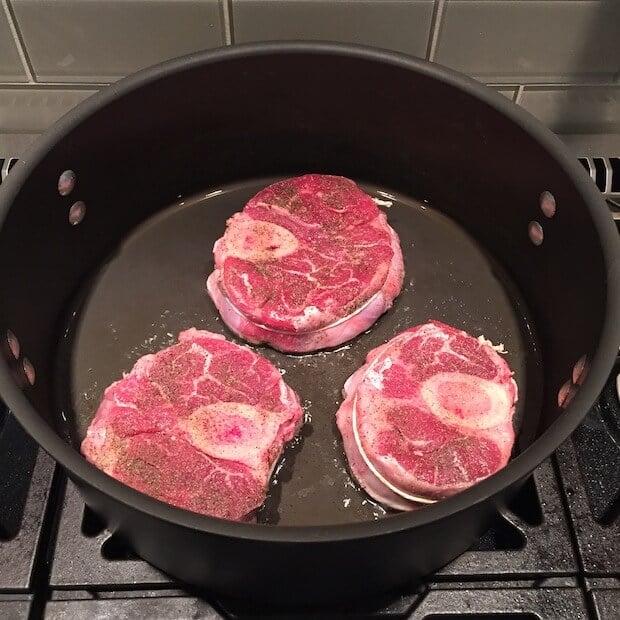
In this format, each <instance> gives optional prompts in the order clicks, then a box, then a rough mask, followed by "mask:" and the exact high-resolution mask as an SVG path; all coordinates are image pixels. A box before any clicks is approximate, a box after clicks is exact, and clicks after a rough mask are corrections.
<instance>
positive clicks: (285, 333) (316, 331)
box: [217, 278, 383, 336]
mask: <svg viewBox="0 0 620 620" xmlns="http://www.w3.org/2000/svg"><path fill="white" fill-rule="evenodd" d="M217 286H219V288H220V291H221V292H222V295H224V297H225V298H226V299H227V300H228V303H229V304H230V307H231V308H232V309H233V310H234V311H235V312H236V313H237V314H238V315H239V316H242V317H243V318H244V319H246V320H247V321H250V323H252V324H253V325H257V326H258V327H260V328H261V329H264V330H265V331H268V332H272V333H274V334H282V335H283V336H299V335H301V334H319V333H320V332H324V331H326V330H328V329H332V327H337V326H338V325H340V324H341V323H345V322H346V321H349V320H350V319H352V318H353V317H354V316H357V315H358V314H359V313H360V312H362V311H363V310H365V309H366V308H367V307H368V306H369V305H370V304H372V302H373V301H374V300H375V299H377V297H379V295H383V289H379V290H378V291H377V292H376V293H375V294H374V295H373V296H372V297H370V298H369V299H368V300H367V301H365V302H364V303H363V304H362V305H361V306H360V307H359V308H358V309H357V310H356V311H355V312H352V313H351V314H347V316H343V317H342V318H340V319H338V320H337V321H334V322H333V323H330V324H329V325H325V326H324V327H319V328H318V329H310V330H308V331H303V332H289V331H285V330H283V329H275V328H274V327H269V326H268V325H264V324H263V323H259V322H258V321H255V320H254V319H252V318H250V317H249V316H248V315H247V314H245V312H243V311H242V310H240V309H239V308H237V306H235V304H234V303H233V302H232V300H231V299H230V297H229V295H228V293H227V292H226V289H225V288H224V285H223V284H222V281H221V278H219V281H218V283H217ZM314 307H315V306H306V309H307V308H314ZM304 311H305V310H304Z"/></svg>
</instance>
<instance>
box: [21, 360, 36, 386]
mask: <svg viewBox="0 0 620 620" xmlns="http://www.w3.org/2000/svg"><path fill="white" fill-rule="evenodd" d="M22 367H23V369H24V375H26V379H27V380H28V383H30V385H34V380H35V377H36V375H35V372H34V366H33V365H32V362H31V361H30V360H29V359H28V358H27V357H25V358H24V360H23V362H22Z"/></svg>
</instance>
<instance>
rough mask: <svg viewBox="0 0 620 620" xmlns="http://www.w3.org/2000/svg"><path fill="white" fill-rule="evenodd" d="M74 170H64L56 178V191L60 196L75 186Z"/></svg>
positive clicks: (69, 191) (67, 193) (66, 194)
mask: <svg viewBox="0 0 620 620" xmlns="http://www.w3.org/2000/svg"><path fill="white" fill-rule="evenodd" d="M75 178H76V177H75V172H73V170H65V171H64V172H63V173H62V174H61V175H60V177H59V178H58V193H59V194H60V195H61V196H68V195H69V194H70V193H71V192H72V191H73V188H74V187H75Z"/></svg>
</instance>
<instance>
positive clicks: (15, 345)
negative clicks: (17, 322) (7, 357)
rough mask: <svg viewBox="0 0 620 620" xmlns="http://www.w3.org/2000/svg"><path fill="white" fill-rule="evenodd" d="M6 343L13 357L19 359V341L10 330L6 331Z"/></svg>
mask: <svg viewBox="0 0 620 620" xmlns="http://www.w3.org/2000/svg"><path fill="white" fill-rule="evenodd" d="M6 342H7V344H8V345H9V350H10V351H11V355H12V356H13V357H14V358H15V359H18V358H19V350H20V347H19V340H17V336H16V335H15V334H14V333H13V332H12V331H11V330H10V329H7V330H6Z"/></svg>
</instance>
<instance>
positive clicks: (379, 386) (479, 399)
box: [337, 321, 517, 510]
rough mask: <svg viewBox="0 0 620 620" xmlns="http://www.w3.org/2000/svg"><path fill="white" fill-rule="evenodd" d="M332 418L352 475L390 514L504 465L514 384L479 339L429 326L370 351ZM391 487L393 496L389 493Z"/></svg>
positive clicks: (506, 368)
mask: <svg viewBox="0 0 620 620" xmlns="http://www.w3.org/2000/svg"><path fill="white" fill-rule="evenodd" d="M344 394H345V400H344V402H343V403H342V405H341V407H340V409H339V410H338V413H337V423H338V428H339V429H340V432H341V434H342V437H343V441H344V447H345V451H346V454H347V458H348V462H349V467H350V470H351V473H352V474H353V476H354V478H356V480H357V481H358V482H359V483H360V485H361V486H362V487H363V488H364V489H365V490H366V491H367V492H368V494H369V495H370V496H371V497H373V498H374V499H376V500H377V501H379V502H381V503H383V504H385V505H387V506H390V507H392V508H396V509H399V510H411V509H414V508H416V507H417V506H418V505H419V504H417V503H415V502H412V501H410V500H409V499H406V498H404V497H403V496H402V495H401V493H405V494H408V495H412V496H417V497H421V498H425V499H431V500H437V499H441V498H444V497H447V496H450V495H453V494H455V493H457V492H459V491H461V490H463V489H465V488H467V487H469V486H471V485H473V484H475V483H477V482H479V481H480V480H483V479H484V478H487V477H488V476H490V475H491V474H493V473H495V472H496V471H498V470H499V469H501V468H502V467H504V466H505V465H506V463H507V462H508V459H509V457H510V453H511V450H512V447H513V443H514V437H515V435H514V430H513V426H512V418H513V415H514V411H515V402H516V400H517V385H516V383H515V382H514V380H513V378H512V372H511V370H510V368H509V366H508V364H507V363H506V361H505V360H504V359H503V358H502V357H501V356H500V355H499V354H498V353H497V352H496V351H495V349H494V348H493V347H492V346H491V345H490V344H489V343H488V342H487V341H486V340H485V339H484V338H482V337H481V338H478V339H476V338H474V337H472V336H470V335H468V334H466V333H465V332H463V331H460V330H457V329H454V328H452V327H449V326H448V325H444V324H442V323H439V322H437V321H430V322H429V323H426V324H424V325H421V326H417V327H413V328H410V329H407V330H405V331H403V332H401V333H400V334H398V335H397V336H395V337H394V338H392V339H391V340H390V341H389V342H388V343H387V344H385V345H382V346H380V347H378V348H376V349H374V350H373V351H371V352H370V353H369V354H368V356H367V358H366V364H365V365H364V366H362V367H361V368H360V369H359V370H358V371H357V372H355V373H354V374H353V375H352V376H351V377H349V379H348V380H347V382H346V384H345V388H344ZM399 491H400V492H401V493H399Z"/></svg>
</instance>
